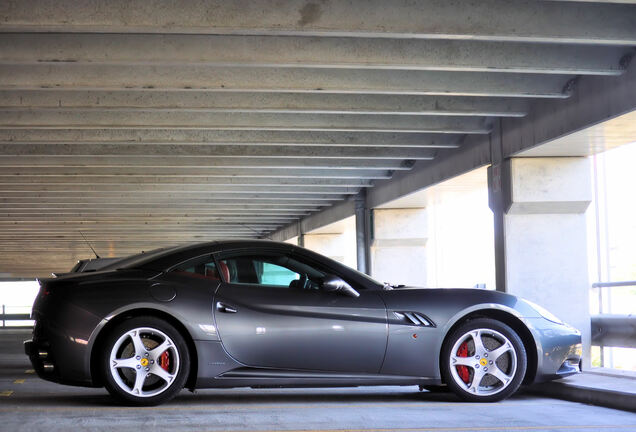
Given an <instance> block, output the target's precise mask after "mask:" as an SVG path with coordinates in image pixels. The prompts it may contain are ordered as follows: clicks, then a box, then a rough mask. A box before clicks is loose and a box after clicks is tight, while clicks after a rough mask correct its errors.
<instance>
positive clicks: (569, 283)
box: [489, 157, 592, 367]
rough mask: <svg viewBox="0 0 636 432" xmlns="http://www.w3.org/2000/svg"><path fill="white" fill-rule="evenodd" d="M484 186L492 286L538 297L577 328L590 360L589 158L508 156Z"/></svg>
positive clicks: (533, 298)
mask: <svg viewBox="0 0 636 432" xmlns="http://www.w3.org/2000/svg"><path fill="white" fill-rule="evenodd" d="M489 191H490V205H491V208H492V209H493V211H494V213H495V233H496V234H495V239H496V242H498V244H497V247H496V251H497V252H499V255H498V257H497V260H496V261H497V262H496V264H497V267H498V276H499V277H498V280H497V284H498V289H499V290H502V291H506V292H509V293H511V294H514V295H518V296H520V297H523V298H526V299H528V300H530V301H533V302H535V303H538V304H540V305H541V306H544V307H545V308H547V309H548V310H550V311H551V312H553V313H554V314H555V315H557V316H558V317H560V318H561V319H563V320H564V321H566V322H568V323H569V324H571V325H573V326H574V327H576V328H578V329H579V330H581V332H582V333H583V350H584V356H585V362H586V363H587V366H588V367H589V361H590V360H589V359H590V356H589V349H590V313H589V281H588V256H587V240H586V233H587V230H586V219H585V211H586V209H587V208H588V206H589V204H590V202H591V200H592V188H591V175H590V165H589V160H588V159H587V158H582V157H568V158H558V157H554V158H514V159H508V160H505V161H503V162H502V163H501V164H500V165H498V166H494V167H491V169H490V170H489ZM497 222H498V223H497Z"/></svg>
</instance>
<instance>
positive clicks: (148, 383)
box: [101, 316, 190, 406]
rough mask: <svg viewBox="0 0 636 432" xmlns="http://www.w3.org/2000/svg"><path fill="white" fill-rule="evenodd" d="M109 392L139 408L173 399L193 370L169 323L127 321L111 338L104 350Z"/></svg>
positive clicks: (148, 319)
mask: <svg viewBox="0 0 636 432" xmlns="http://www.w3.org/2000/svg"><path fill="white" fill-rule="evenodd" d="M101 365H102V373H103V376H104V384H105V387H106V389H107V390H108V391H109V392H110V393H111V394H112V395H113V396H114V397H115V398H117V399H118V400H120V401H122V402H124V403H126V404H130V405H137V406H150V405H157V404H160V403H163V402H166V401H167V400H169V399H171V398H173V397H174V396H175V395H176V394H177V393H178V392H179V391H180V390H181V389H182V388H183V386H184V385H185V382H186V379H187V377H188V373H189V370H190V357H189V353H188V347H187V344H186V342H185V340H184V339H183V337H182V336H181V334H180V333H179V332H178V331H177V330H176V329H175V328H174V327H173V326H172V325H170V324H169V323H167V322H166V321H164V320H161V319H159V318H156V317H152V316H145V317H143V316H142V317H135V318H131V319H128V320H126V321H124V322H122V323H120V324H119V325H117V326H116V327H115V328H113V329H112V331H111V332H110V333H109V334H108V336H107V338H106V340H105V343H104V345H103V350H102V362H101Z"/></svg>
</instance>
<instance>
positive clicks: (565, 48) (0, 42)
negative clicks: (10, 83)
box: [0, 33, 633, 75]
mask: <svg viewBox="0 0 636 432" xmlns="http://www.w3.org/2000/svg"><path fill="white" fill-rule="evenodd" d="M632 51H633V49H626V48H624V47H606V46H577V45H575V46H572V45H564V44H528V43H515V42H510V43H507V44H501V43H499V42H490V41H488V42H484V41H474V40H472V41H467V40H442V39H435V40H430V39H429V40H427V39H414V38H409V39H388V38H385V39H377V38H350V37H346V38H339V37H329V38H325V37H306V36H296V37H293V36H227V35H187V34H99V33H92V34H90V33H89V34H86V33H84V34H79V33H78V34H74V33H62V34H59V33H57V34H51V33H46V34H44V33H32V34H24V33H21V34H18V33H9V34H0V65H1V64H8V65H16V64H39V63H59V62H67V63H74V64H77V63H90V64H100V65H112V64H114V65H119V66H123V65H149V66H150V65H152V66H157V65H179V64H189V65H208V66H242V67H278V68H281V67H319V68H322V67H325V68H344V69H392V70H434V71H473V72H517V73H546V74H554V73H556V74H578V75H620V74H621V73H622V71H623V70H624V68H623V66H622V65H621V63H620V59H621V58H622V57H623V56H624V55H625V54H627V53H628V52H632Z"/></svg>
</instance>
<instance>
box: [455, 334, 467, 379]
mask: <svg viewBox="0 0 636 432" xmlns="http://www.w3.org/2000/svg"><path fill="white" fill-rule="evenodd" d="M457 357H468V344H467V343H466V342H464V343H463V344H461V345H460V346H459V349H458V350H457ZM455 367H456V368H457V374H458V375H459V377H460V378H461V379H462V381H464V382H465V383H466V384H468V381H469V380H470V372H469V371H468V366H455Z"/></svg>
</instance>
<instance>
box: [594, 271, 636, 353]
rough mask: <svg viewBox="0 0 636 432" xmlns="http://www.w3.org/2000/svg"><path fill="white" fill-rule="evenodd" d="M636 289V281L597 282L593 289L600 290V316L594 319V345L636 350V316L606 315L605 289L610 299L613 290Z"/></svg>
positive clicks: (595, 316)
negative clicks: (607, 290) (620, 288)
mask: <svg viewBox="0 0 636 432" xmlns="http://www.w3.org/2000/svg"><path fill="white" fill-rule="evenodd" d="M631 286H633V287H636V281H617V282H596V283H593V284H592V288H599V292H598V295H599V301H598V304H599V315H593V316H592V317H591V318H592V345H599V346H601V347H624V348H636V316H634V315H632V314H627V315H625V314H623V315H619V314H612V313H607V314H606V313H604V309H605V305H604V303H603V288H609V289H610V291H609V292H606V295H607V296H608V297H609V296H610V295H611V292H612V289H614V288H619V287H631Z"/></svg>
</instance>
